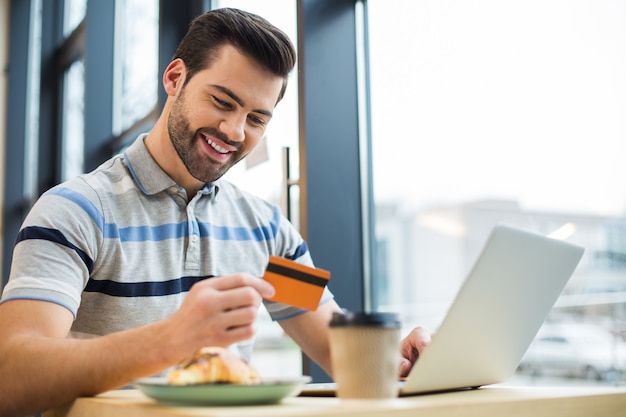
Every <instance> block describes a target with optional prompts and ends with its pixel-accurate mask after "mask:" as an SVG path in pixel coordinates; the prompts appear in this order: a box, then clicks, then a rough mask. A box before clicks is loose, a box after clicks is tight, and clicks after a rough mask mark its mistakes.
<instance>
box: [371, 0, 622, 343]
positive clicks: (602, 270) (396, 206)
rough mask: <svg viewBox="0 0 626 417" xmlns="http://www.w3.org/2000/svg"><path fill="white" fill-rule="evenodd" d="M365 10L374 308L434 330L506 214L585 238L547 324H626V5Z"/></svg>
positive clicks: (394, 0)
mask: <svg viewBox="0 0 626 417" xmlns="http://www.w3.org/2000/svg"><path fill="white" fill-rule="evenodd" d="M399 11H401V12H399ZM368 16H369V21H368V25H369V42H370V61H369V64H370V71H371V112H372V119H371V128H372V159H373V180H374V198H375V206H376V226H375V229H376V239H377V248H378V251H377V255H378V258H377V262H378V267H379V268H385V270H384V271H380V273H379V275H378V279H379V280H380V279H381V278H382V277H384V279H387V281H386V282H377V281H376V278H377V277H374V280H375V281H374V288H380V289H381V291H380V292H379V293H378V294H377V299H376V307H377V308H378V309H381V310H394V311H398V312H400V313H401V314H402V317H403V322H404V324H405V325H406V326H407V328H409V327H412V326H413V325H415V324H422V325H427V326H429V327H431V328H436V327H437V325H438V324H439V322H440V321H441V319H442V318H443V315H444V314H445V312H446V309H447V307H448V306H449V304H450V303H451V301H452V299H453V297H454V295H455V293H456V291H457V289H458V288H459V285H460V283H461V281H462V279H463V278H464V277H465V274H466V273H467V271H468V270H469V268H470V267H471V266H472V264H473V262H474V260H475V259H476V256H477V255H478V251H479V250H480V249H481V247H482V244H483V243H484V240H485V239H486V237H487V235H488V233H489V232H490V231H491V228H492V227H493V226H494V225H495V224H496V223H507V224H510V225H512V226H518V227H521V228H525V229H529V230H534V231H537V232H540V233H544V234H548V233H552V232H555V231H558V233H561V234H562V235H563V236H564V237H567V238H568V240H570V241H572V242H574V243H577V244H580V245H582V246H585V247H586V248H587V250H586V253H585V255H584V257H583V259H582V261H581V263H580V265H579V267H578V268H577V270H576V271H575V273H574V276H573V277H572V278H571V280H570V282H569V283H568V286H567V287H566V289H565V291H564V293H563V295H562V297H561V298H560V300H559V301H558V302H557V305H556V306H555V308H554V309H553V311H552V312H551V314H550V316H549V318H548V321H553V322H571V321H585V322H587V321H588V322H593V323H595V324H599V325H601V326H602V327H605V328H607V329H609V330H611V331H613V332H615V333H620V332H622V331H623V329H624V317H625V315H624V313H625V311H626V309H625V307H626V304H625V301H626V297H625V296H624V295H626V276H625V275H624V274H623V271H624V266H625V264H624V262H625V259H626V252H625V243H624V242H625V239H626V238H625V237H624V236H625V232H626V216H625V213H626V185H625V184H624V182H623V178H624V177H625V176H626V165H624V164H623V162H622V158H623V157H622V155H623V154H624V151H625V147H626V142H624V140H623V138H624V136H626V124H624V116H623V115H624V114H626V100H624V97H626V82H625V80H624V77H623V76H622V74H624V73H626V53H625V52H624V51H626V31H624V25H623V22H624V19H626V9H624V8H623V7H622V5H621V3H619V2H614V1H608V0H601V1H595V0H575V1H569V0H548V1H508V2H501V1H498V0H485V1H481V2H465V1H460V0H444V1H441V0H438V1H420V2H413V1H410V0H391V1H388V0H387V1H382V0H370V1H368ZM383 289H384V291H382V290H383Z"/></svg>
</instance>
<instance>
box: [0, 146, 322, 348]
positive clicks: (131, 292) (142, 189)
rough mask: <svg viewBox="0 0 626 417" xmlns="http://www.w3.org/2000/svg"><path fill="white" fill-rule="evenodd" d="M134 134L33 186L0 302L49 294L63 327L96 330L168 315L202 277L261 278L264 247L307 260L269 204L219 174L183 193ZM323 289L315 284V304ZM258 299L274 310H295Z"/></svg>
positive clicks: (280, 314)
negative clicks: (94, 162)
mask: <svg viewBox="0 0 626 417" xmlns="http://www.w3.org/2000/svg"><path fill="white" fill-rule="evenodd" d="M144 138H145V135H142V136H140V137H139V138H138V139H137V140H136V141H135V142H134V143H133V144H132V145H131V146H130V147H129V148H128V149H127V150H126V151H125V152H124V153H122V154H119V155H117V156H115V157H113V158H111V159H110V160H108V161H107V162H105V163H103V164H102V165H101V166H100V167H98V168H97V169H96V170H94V171H93V172H91V173H88V174H84V175H81V176H79V177H77V178H75V179H72V180H70V181H67V182H65V183H63V184H60V185H58V186H56V187H54V188H52V189H50V190H49V191H47V192H46V193H45V194H44V195H42V196H41V198H40V199H39V200H38V201H37V203H36V204H35V205H34V207H33V208H32V210H31V212H30V213H29V215H28V216H27V218H26V220H25V221H24V224H23V225H22V228H21V230H20V232H19V235H18V237H17V240H16V244H15V248H14V255H13V261H12V265H11V273H10V277H9V282H8V284H7V285H6V287H5V288H4V291H3V294H2V298H1V302H5V301H7V300H11V299H36V300H45V301H50V302H53V303H57V304H60V305H62V306H65V307H66V308H67V309H69V310H70V311H71V312H72V314H74V316H75V321H74V324H73V326H72V331H73V332H78V333H87V334H92V335H103V334H108V333H111V332H115V331H119V330H124V329H128V328H132V327H137V326H141V325H144V324H147V323H151V322H154V321H157V320H160V319H163V318H165V317H167V316H169V315H171V314H172V313H173V312H174V311H176V310H177V309H178V307H179V306H180V304H181V302H182V301H183V299H184V297H185V295H186V293H187V291H188V290H189V288H190V287H191V286H192V285H193V284H194V283H195V282H198V281H200V280H202V279H210V278H211V277H217V276H222V275H229V274H233V273H236V272H247V273H250V274H252V275H254V276H257V277H259V278H260V277H261V276H262V275H263V273H264V270H265V267H266V266H267V263H268V259H269V257H270V256H272V255H275V256H282V257H285V258H288V259H292V260H295V261H297V262H300V263H302V264H305V265H309V266H313V262H312V259H311V256H310V253H309V250H308V247H307V245H306V243H305V242H304V240H303V239H302V237H301V236H300V234H299V233H298V232H297V231H296V230H295V228H294V227H293V225H292V224H291V223H290V222H289V221H287V219H286V218H285V217H284V216H283V215H282V214H281V212H280V209H279V208H278V207H276V206H275V205H272V204H270V203H268V202H266V201H264V200H262V199H260V198H258V197H256V196H254V195H252V194H250V193H247V192H245V191H242V190H240V189H238V188H237V187H236V186H234V185H233V184H231V183H229V182H227V181H225V180H218V181H216V182H215V183H213V184H207V185H206V186H205V187H204V188H203V189H202V190H200V191H199V192H198V193H197V194H196V195H195V196H194V197H193V198H192V199H191V201H189V202H187V197H186V192H185V190H184V189H182V188H181V187H179V186H178V185H177V184H176V183H175V182H174V181H173V180H172V179H171V178H170V177H169V176H168V175H167V174H166V173H165V172H164V171H163V170H162V169H161V168H160V167H159V166H158V165H157V164H156V162H155V161H154V159H153V158H152V157H151V155H150V154H149V152H148V150H147V149H146V147H145V145H144V142H143V141H144ZM332 298H333V295H332V293H331V292H330V291H329V290H328V288H325V290H324V294H323V296H322V300H321V302H320V303H324V302H326V301H328V300H330V299H332ZM265 306H266V308H267V310H268V312H269V313H270V315H271V317H272V318H273V319H274V320H281V319H285V318H289V317H293V316H295V315H298V314H301V313H303V312H304V310H301V309H298V308H294V307H291V306H288V305H285V304H280V303H273V302H269V301H265ZM243 345H245V344H243ZM243 345H242V347H243ZM248 345H249V343H248ZM244 356H248V355H247V354H245V355H244Z"/></svg>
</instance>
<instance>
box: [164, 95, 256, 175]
mask: <svg viewBox="0 0 626 417" xmlns="http://www.w3.org/2000/svg"><path fill="white" fill-rule="evenodd" d="M183 98H184V93H183V94H181V95H180V96H179V97H178V98H177V99H176V101H175V102H174V105H173V106H172V110H171V112H170V114H169V116H168V119H167V131H168V133H169V137H170V141H171V142H172V146H173V147H174V149H175V150H176V153H177V154H178V157H179V158H180V160H181V161H182V163H183V165H185V168H187V171H189V173H190V174H191V176H193V177H194V178H195V179H197V180H199V181H202V182H204V183H211V182H213V181H216V180H217V179H219V178H220V177H221V176H222V175H224V174H225V173H226V172H227V171H228V170H229V169H230V168H231V167H232V166H233V165H235V164H236V163H237V162H239V161H240V160H241V159H243V157H244V156H245V155H242V152H243V146H242V144H241V143H237V142H233V141H231V140H229V139H228V137H226V135H225V134H224V133H222V132H220V131H219V130H218V129H215V128H212V127H204V128H200V129H196V130H195V131H194V130H192V128H191V124H190V123H189V119H188V118H187V117H186V115H185V114H186V113H185V106H184V100H183ZM205 136H210V137H215V138H217V139H219V140H221V141H223V142H224V143H226V144H229V145H232V146H235V147H237V148H238V150H237V152H235V153H234V154H232V155H231V157H230V158H229V159H228V160H227V161H225V162H218V161H216V160H214V159H212V158H211V157H210V156H209V155H207V154H205V153H204V152H201V151H200V148H201V146H200V145H201V144H199V143H198V141H205V139H204V138H205Z"/></svg>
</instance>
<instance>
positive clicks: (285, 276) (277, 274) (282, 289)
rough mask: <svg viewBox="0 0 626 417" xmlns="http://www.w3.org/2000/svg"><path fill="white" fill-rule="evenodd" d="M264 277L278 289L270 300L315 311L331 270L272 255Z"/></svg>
mask: <svg viewBox="0 0 626 417" xmlns="http://www.w3.org/2000/svg"><path fill="white" fill-rule="evenodd" d="M263 279H264V280H266V281H267V282H269V283H270V284H272V285H273V286H274V289H275V290H276V293H275V294H274V296H273V297H272V298H268V300H271V301H276V302H279V303H284V304H289V305H291V306H294V307H299V308H303V309H305V310H311V311H314V310H317V306H318V305H319V303H320V299H321V298H322V293H323V292H324V287H325V286H326V284H328V280H329V279H330V272H329V271H325V270H323V269H320V268H312V267H310V266H306V265H302V264H300V263H298V262H295V261H291V260H289V259H286V258H281V257H278V256H271V257H270V260H269V263H268V264H267V268H266V270H265V274H263Z"/></svg>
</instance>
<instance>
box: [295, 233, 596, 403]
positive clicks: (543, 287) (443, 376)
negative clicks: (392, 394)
mask: <svg viewBox="0 0 626 417" xmlns="http://www.w3.org/2000/svg"><path fill="white" fill-rule="evenodd" d="M583 252H584V249H583V248H582V247H579V246H576V245H573V244H571V243H567V242H564V241H561V240H555V239H551V238H548V237H545V236H542V235H539V234H536V233H531V232H527V231H523V230H519V229H515V228H512V227H509V226H496V227H495V228H494V230H493V231H492V233H491V235H490V236H489V238H488V240H487V243H486V244H485V246H484V248H483V250H482V253H481V254H480V256H479V257H478V260H477V261H476V263H475V265H474V267H473V268H472V270H471V271H470V272H469V275H468V276H467V279H466V280H465V282H464V283H463V285H462V286H461V288H460V290H459V292H458V294H457V296H456V298H455V300H454V302H453V303H452V305H451V307H450V309H449V310H448V312H447V314H446V317H445V318H444V320H443V322H442V323H441V325H440V326H439V328H438V329H437V330H436V333H435V334H434V335H433V339H432V342H431V344H430V345H429V346H428V347H427V348H426V350H425V351H424V353H423V354H422V355H421V357H420V358H419V359H418V361H417V362H416V363H415V365H414V366H413V369H412V370H411V372H410V374H409V375H408V377H407V378H406V380H405V381H404V382H403V383H402V385H401V387H400V395H414V394H421V393H432V392H437V391H450V390H458V389H466V388H477V387H480V386H483V385H490V384H495V383H500V382H504V381H506V380H507V379H509V378H510V377H511V376H512V375H513V373H514V372H515V369H516V368H517V365H518V364H519V362H520V361H521V359H522V357H523V355H524V354H525V352H526V350H527V349H528V347H529V346H530V344H531V342H532V340H533V339H534V337H535V335H536V334H537V332H538V330H539V328H540V327H541V325H542V324H543V322H544V320H545V318H546V316H547V315H548V313H549V311H550V309H551V308H552V306H553V305H554V303H555V302H556V300H557V298H558V297H559V295H560V293H561V291H562V290H563V288H564V287H565V284H566V283H567V281H568V280H569V278H570V277H571V275H572V273H573V272H574V270H575V268H576V266H577V265H578V262H579V261H580V259H581V257H582V255H583ZM333 385H334V384H324V383H322V384H309V386H307V387H305V389H304V390H303V392H302V394H301V395H333V394H334V389H333Z"/></svg>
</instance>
